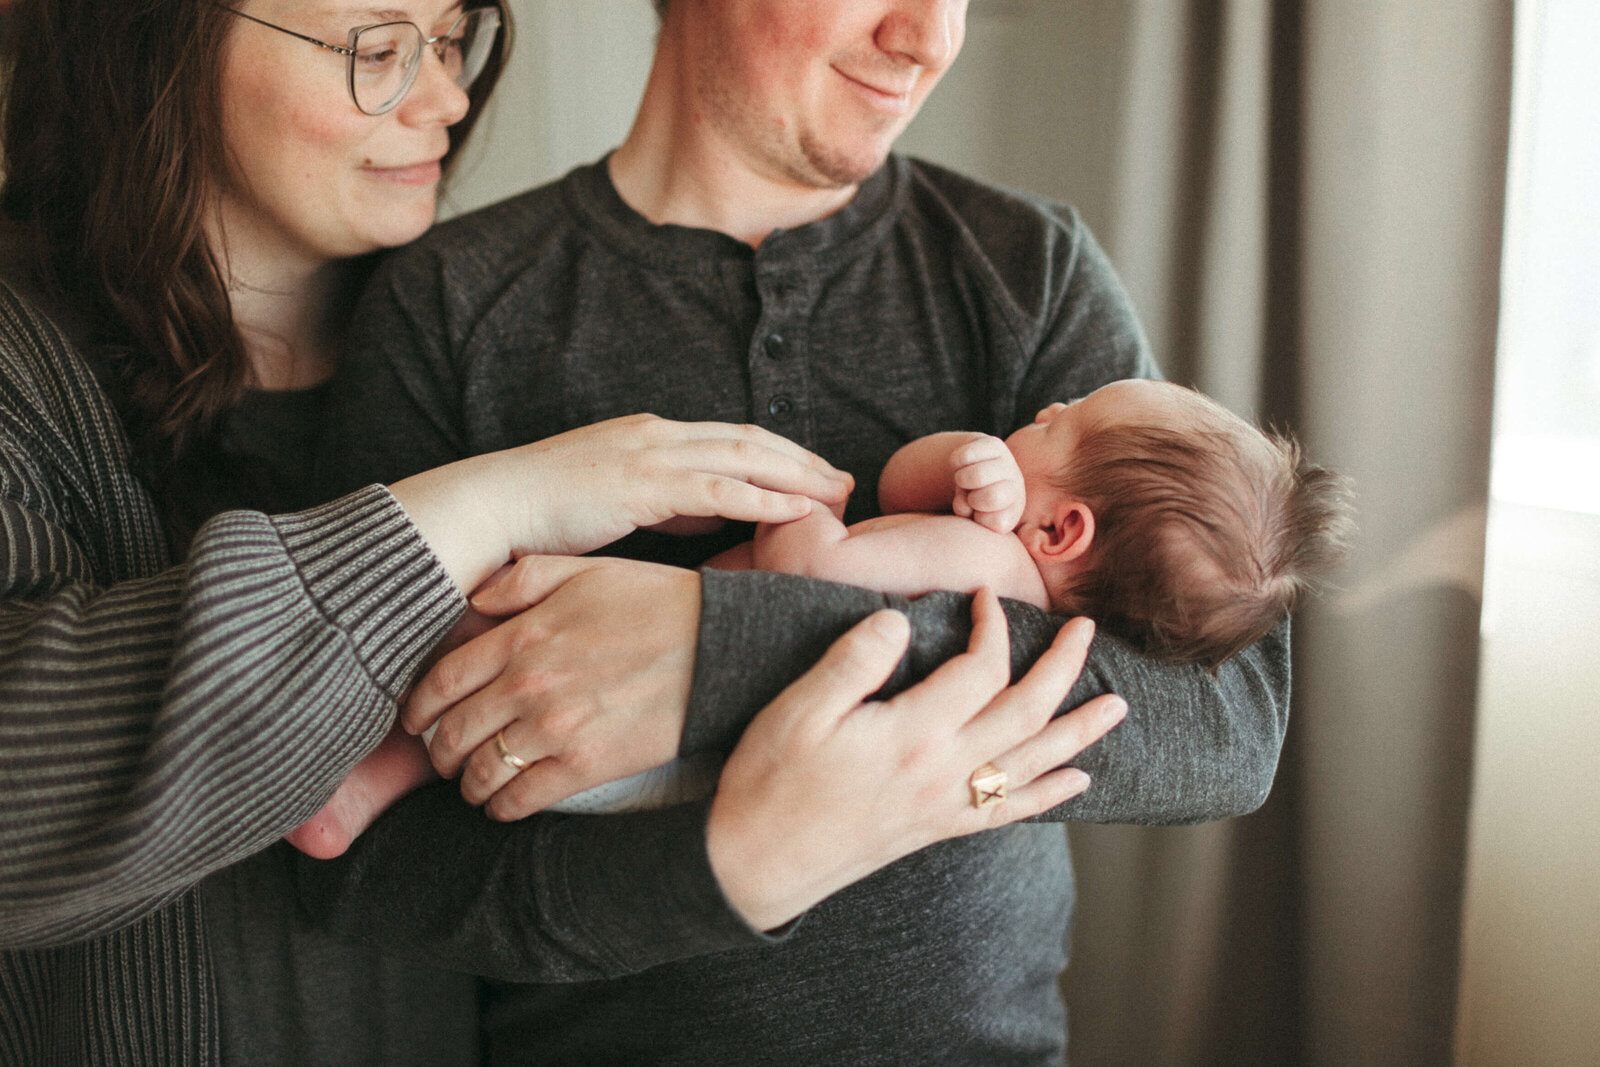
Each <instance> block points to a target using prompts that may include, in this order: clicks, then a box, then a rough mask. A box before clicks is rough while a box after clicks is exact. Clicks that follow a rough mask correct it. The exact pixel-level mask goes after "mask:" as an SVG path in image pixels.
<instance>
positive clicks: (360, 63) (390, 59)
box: [350, 7, 500, 115]
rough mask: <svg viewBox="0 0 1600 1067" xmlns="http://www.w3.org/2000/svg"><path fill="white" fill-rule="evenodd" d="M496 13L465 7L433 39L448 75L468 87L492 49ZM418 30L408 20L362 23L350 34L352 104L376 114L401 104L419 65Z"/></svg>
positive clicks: (496, 28)
mask: <svg viewBox="0 0 1600 1067" xmlns="http://www.w3.org/2000/svg"><path fill="white" fill-rule="evenodd" d="M499 30H500V12H499V11H497V10H496V9H494V8H492V7H485V8H477V9H474V10H472V11H468V12H466V13H465V14H463V15H462V16H461V18H460V19H458V20H457V21H456V24H455V25H454V26H452V27H451V28H450V32H449V33H447V34H444V35H443V36H441V37H439V38H437V39H436V40H435V41H434V42H433V49H434V52H435V53H437V55H438V56H439V61H440V62H441V63H443V64H444V69H445V72H446V73H447V74H449V75H450V77H451V79H452V80H454V81H455V83H456V84H457V85H459V86H460V87H461V88H463V89H466V88H469V87H470V86H471V85H472V83H473V81H474V80H476V79H477V77H478V75H479V74H482V73H483V68H484V66H485V65H486V64H487V63H488V61H489V55H490V53H491V52H493V50H494V40H495V35H496V34H497V33H498V32H499ZM425 43H426V41H425V39H424V38H423V36H422V31H421V30H420V29H418V28H417V26H416V25H415V24H414V23H410V22H386V23H384V24H383V25H381V26H367V27H364V28H363V29H361V30H358V31H357V32H355V33H354V34H352V35H351V40H350V48H351V51H352V52H353V53H354V54H353V55H351V56H350V94H351V96H353V97H354V98H355V102H356V107H358V108H360V109H361V110H362V111H364V112H366V113H367V114H369V115H381V114H383V113H384V112H386V111H388V110H390V109H391V108H393V107H394V106H395V105H396V104H398V103H400V100H401V98H402V97H404V96H405V95H406V91H407V90H408V89H410V88H411V83H412V82H414V81H415V80H416V77H417V69H418V68H419V67H420V66H421V65H422V47H423V45H424V44H425Z"/></svg>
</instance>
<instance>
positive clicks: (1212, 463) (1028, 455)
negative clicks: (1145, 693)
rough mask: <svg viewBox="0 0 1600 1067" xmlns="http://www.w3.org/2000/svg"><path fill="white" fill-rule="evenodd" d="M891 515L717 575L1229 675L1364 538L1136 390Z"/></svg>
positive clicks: (569, 806) (372, 798) (767, 534)
mask: <svg viewBox="0 0 1600 1067" xmlns="http://www.w3.org/2000/svg"><path fill="white" fill-rule="evenodd" d="M878 500H879V504H880V506H881V508H882V510H883V512H884V514H883V515H882V516H880V517H879V518H875V519H868V520H866V521H865V522H859V523H856V524H855V525H853V526H850V527H846V526H845V525H844V523H843V522H842V521H841V520H840V518H839V517H838V515H836V514H834V513H833V512H830V511H828V510H826V509H824V508H814V509H813V510H812V512H811V514H810V515H807V516H806V517H804V518H801V519H797V520H795V521H794V522H789V523H783V524H779V525H766V524H764V525H762V526H760V527H758V528H757V530H756V536H755V539H754V540H753V541H750V542H747V543H746V544H743V545H739V546H737V547H736V548H733V549H730V550H729V551H727V552H724V553H722V554H721V555H719V556H717V557H716V558H714V559H712V560H711V561H710V562H709V563H708V564H707V566H710V567H716V568H720V569H724V570H742V569H752V568H755V569H761V570H772V571H781V572H785V573H790V574H802V575H807V576H810V577H813V578H823V579H827V580H829V581H836V582H842V583H846V584H849V585H858V586H862V587H865V588H868V589H876V590H879V591H880V592H886V593H899V594H902V595H905V596H912V597H914V596H919V595H921V594H923V593H927V592H931V591H933V590H939V589H946V590H953V591H956V592H970V591H972V590H975V589H977V588H979V587H981V586H988V587H990V588H991V589H993V590H994V591H995V592H996V593H998V594H999V595H1001V596H1004V597H1010V598H1012V599H1015V600H1021V601H1025V602H1026V603H1029V604H1033V605H1034V606H1036V607H1040V608H1044V609H1046V610H1048V611H1052V612H1056V613H1058V614H1064V615H1088V616H1090V617H1092V618H1094V619H1095V621H1096V623H1097V624H1098V625H1099V627H1100V629H1101V630H1102V631H1103V632H1107V633H1112V634H1116V635H1118V636H1120V637H1122V638H1124V639H1126V640H1128V641H1130V642H1132V643H1133V644H1135V645H1137V646H1138V647H1140V648H1141V649H1142V650H1143V651H1145V652H1146V653H1148V654H1150V655H1153V656H1157V657H1160V658H1163V659H1168V660H1176V661H1182V662H1192V663H1198V664H1201V665H1203V666H1205V667H1207V668H1210V669H1215V668H1216V667H1217V666H1219V665H1220V664H1221V663H1222V662H1223V661H1225V660H1226V659H1227V658H1228V657H1229V656H1232V655H1233V654H1234V653H1235V652H1237V651H1239V650H1240V649H1242V648H1244V647H1246V646H1247V645H1249V644H1251V643H1253V642H1254V641H1256V640H1257V639H1259V638H1260V637H1262V636H1263V635H1265V634H1266V632H1267V631H1268V630H1270V629H1271V628H1272V627H1273V626H1274V625H1275V624H1276V623H1277V622H1278V620H1279V619H1280V618H1282V617H1283V616H1284V615H1285V614H1286V613H1287V612H1288V611H1290V610H1291V609H1292V608H1293V607H1294V605H1295V603H1296V602H1297V600H1298V599H1299V597H1300V596H1301V594H1302V593H1303V592H1304V591H1305V590H1306V589H1308V588H1309V587H1310V586H1311V585H1312V584H1313V583H1314V582H1315V580H1316V579H1317V578H1319V577H1321V576H1322V575H1323V574H1325V573H1326V572H1327V571H1328V570H1330V569H1331V568H1332V567H1333V566H1334V565H1335V564H1336V563H1338V561H1339V560H1340V559H1341V558H1342V557H1343V554H1344V549H1345V546H1346V542H1347V541H1348V538H1349V535H1350V533H1351V531H1352V529H1353V526H1352V522H1351V518H1350V515H1351V508H1350V503H1349V492H1348V488H1347V483H1346V480H1345V479H1344V478H1343V477H1341V476H1340V475H1337V474H1334V473H1332V472H1331V471H1328V470H1326V469H1324V468H1322V467H1318V466H1315V465H1313V464H1309V463H1307V462H1305V461H1304V460H1303V459H1302V457H1301V455H1300V450H1299V448H1298V447H1297V446H1296V445H1295V444H1294V443H1293V442H1292V441H1290V440H1288V439H1286V438H1283V437H1279V436H1276V435H1272V436H1269V435H1266V434H1263V433H1262V432H1261V431H1259V430H1257V429H1256V428H1255V427H1254V426H1251V425H1250V424H1249V423H1247V422H1245V421H1244V420H1243V419H1241V418H1239V417H1238V416H1236V415H1234V414H1232V413H1230V412H1229V411H1227V410H1226V409H1225V408H1223V407H1222V406H1221V405H1219V404H1217V403H1215V402H1214V401H1211V400H1209V399H1207V398H1206V397H1204V396H1202V395H1201V394H1200V393H1197V392H1195V391H1194V390H1192V389H1185V388H1183V387H1182V386H1177V385H1172V384H1170V383H1167V382H1158V381H1148V380H1142V379H1130V380H1126V381H1119V382H1113V383H1111V384H1110V385H1107V386H1105V387H1103V388H1101V389H1098V390H1096V391H1095V392H1093V393H1091V394H1089V395H1088V396H1086V397H1084V398H1083V399H1081V400H1078V401H1075V402H1074V403H1071V404H1052V405H1050V406H1049V407H1047V408H1045V409H1044V410H1043V411H1041V412H1039V413H1038V415H1037V416H1035V417H1034V420H1033V423H1032V424H1031V425H1029V426H1025V427H1023V428H1022V429H1020V430H1018V431H1017V432H1016V433H1014V434H1012V435H1011V436H1010V437H1009V438H1007V439H1006V440H1004V441H1002V440H1000V439H999V438H997V437H991V436H989V435H988V434H982V433H975V432H953V433H938V434H932V435H930V436H927V437H923V438H919V439H917V440H915V441H912V442H911V443H910V444H908V445H906V446H905V447H903V448H901V449H900V450H899V451H898V452H896V453H895V454H894V455H893V456H892V457H890V459H889V462H888V465H887V466H885V467H884V470H883V475H882V477H881V478H880V480H879V484H878ZM407 745H410V746H411V747H410V748H409V749H407V748H405V746H407ZM384 746H385V747H384V748H380V750H379V751H378V752H377V753H375V754H374V756H372V757H368V759H367V760H365V761H363V762H362V763H361V764H360V765H358V766H357V767H356V769H355V770H354V771H352V773H351V775H350V778H349V779H347V780H346V783H345V784H344V785H342V786H341V787H340V791H339V794H337V795H336V796H335V798H334V800H333V801H330V803H329V808H328V809H324V811H323V812H321V813H319V814H318V815H317V816H316V817H315V818H314V819H312V821H311V822H309V823H307V824H306V825H305V826H303V827H301V828H300V829H299V830H296V831H295V832H294V834H291V835H290V837H289V840H290V841H291V843H293V844H295V845H296V846H297V847H299V848H301V849H303V850H304V851H307V852H309V853H311V854H312V855H336V854H337V853H338V852H340V851H343V848H344V847H345V845H346V844H347V843H348V839H349V838H350V837H352V836H353V835H354V834H355V833H359V832H360V830H361V829H364V828H365V827H366V826H367V825H368V824H369V823H370V822H371V820H372V819H373V818H375V817H376V816H377V815H378V813H379V812H381V811H382V810H383V809H384V808H385V807H387V806H388V805H389V804H391V803H393V802H394V801H395V800H397V799H399V797H400V796H401V795H403V794H404V793H405V792H406V791H408V790H409V789H410V788H412V787H414V786H415V785H417V784H420V780H421V779H422V778H423V777H425V776H426V772H427V764H426V761H425V759H419V758H418V756H417V755H416V753H417V747H416V742H415V741H413V740H412V739H410V738H406V737H403V736H401V737H392V738H391V739H390V741H386V742H385V743H384ZM402 766H404V767H409V768H411V769H410V770H409V771H405V772H402V771H401V770H400V768H401V767H402ZM718 766H719V762H718V761H717V760H716V759H715V758H713V757H709V756H699V757H690V758H687V759H680V760H676V761H674V762H672V763H669V764H666V765H664V766H662V767H658V768H655V769H653V770H650V771H646V772H645V773H643V774H639V775H634V776H633V777H630V778H625V779H622V780H620V781H616V782H608V783H606V784H604V785H601V786H597V787H596V788H594V789H590V790H587V791H585V792H583V793H579V794H578V795H577V796H574V797H570V798H568V799H567V800H564V801H562V802H561V803H560V804H557V805H555V806H554V807H553V808H552V809H551V810H554V811H568V812H586V813H593V814H600V813H611V812H619V811H633V810H638V809H640V808H647V807H660V806H664V805H666V804H671V803H681V802H684V801H688V800H693V799H696V798H698V797H700V796H704V795H706V794H708V793H709V792H711V790H712V789H713V788H714V787H715V784H716V777H717V770H718ZM319 820H321V822H320V823H319Z"/></svg>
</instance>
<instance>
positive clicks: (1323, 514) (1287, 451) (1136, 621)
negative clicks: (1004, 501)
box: [1006, 380, 1354, 667]
mask: <svg viewBox="0 0 1600 1067" xmlns="http://www.w3.org/2000/svg"><path fill="white" fill-rule="evenodd" d="M1006 443H1007V445H1009V446H1010V448H1011V452H1012V454H1013V455H1014V456H1015V457H1016V460H1017V465H1018V466H1019V467H1021V469H1022V473H1023V478H1024V481H1025V484H1026V489H1027V506H1026V510H1025V511H1024V512H1023V517H1022V521H1021V524H1020V525H1019V526H1018V527H1017V536H1018V537H1020V538H1022V542H1023V544H1024V545H1026V546H1027V548H1028V552H1029V554H1030V555H1032V556H1033V558H1034V560H1035V562H1037V563H1038V565H1039V572H1040V574H1041V575H1042V576H1043V577H1044V580H1045V586H1046V588H1047V589H1048V590H1049V593H1050V601H1051V605H1052V607H1053V609H1054V610H1055V611H1058V612H1062V613H1067V614H1074V615H1090V616H1092V617H1093V618H1094V619H1095V620H1096V621H1097V622H1099V623H1100V625H1101V626H1102V628H1104V629H1105V630H1106V631H1108V632H1110V633H1115V634H1117V635H1119V636H1121V637H1125V638H1128V639H1129V640H1132V641H1134V642H1135V643H1136V644H1138V645H1140V646H1142V647H1143V648H1144V649H1145V650H1146V651H1147V652H1149V653H1151V654H1152V655H1156V656H1160V657H1163V658H1166V659H1174V660H1181V661H1186V662H1196V663H1202V664H1204V665H1206V666H1208V667H1215V666H1216V665H1217V664H1220V663H1221V662H1222V661H1223V660H1225V659H1227V658H1228V657H1229V656H1231V655H1233V654H1234V653H1235V652H1237V651H1239V650H1240V649H1242V648H1244V647H1245V646H1247V645H1249V644H1251V643H1252V642H1254V641H1255V640H1257V639H1258V638H1260V637H1262V636H1263V635H1265V634H1266V633H1267V631H1268V630H1270V629H1271V628H1272V627H1273V625H1274V624H1276V623H1277V621H1278V619H1279V618H1281V617H1282V616H1283V615H1284V613H1286V612H1287V611H1289V610H1290V609H1292V608H1293V607H1294V606H1295V603H1296V602H1297V601H1298V599H1299V598H1300V596H1301V595H1302V593H1303V592H1304V591H1306V590H1307V589H1308V588H1310V587H1311V586H1313V584H1314V583H1315V581H1316V580H1317V579H1318V578H1320V577H1322V576H1323V575H1325V574H1326V573H1327V572H1328V571H1329V570H1331V569H1332V568H1333V566H1335V565H1336V564H1337V563H1338V562H1339V561H1340V560H1341V559H1342V558H1343V556H1344V553H1345V549H1346V546H1347V543H1348V541H1349V538H1350V536H1351V534H1352V532H1353V530H1354V524H1353V522H1352V519H1351V506H1350V496H1349V489H1348V485H1347V482H1346V480H1345V479H1344V478H1343V477H1342V476H1340V475H1337V474H1334V473H1333V472H1331V471H1328V470H1326V469H1324V468H1322V467H1318V466H1316V465H1314V464H1311V463H1307V462H1306V461H1305V460H1304V459H1303V458H1302V456H1301V455H1300V449H1299V447H1298V446H1297V445H1296V444H1295V443H1294V442H1293V441H1292V440H1290V439H1288V438H1285V437H1281V436H1278V435H1276V434H1273V435H1267V434H1263V433H1262V432H1261V431H1260V430H1258V429H1256V428H1255V427H1254V426H1251V425H1250V424H1249V423H1247V422H1245V421H1244V420H1243V419H1241V418H1239V417H1238V416H1236V415H1234V414H1232V413H1231V412H1229V411H1228V410H1227V409H1225V408H1223V407H1222V406H1221V405H1219V404H1217V403H1215V402H1214V401H1211V400H1209V399H1207V398H1206V397H1204V396H1202V395H1201V394H1199V393H1197V392H1195V391H1194V390H1192V389H1185V388H1183V387H1182V386H1178V385H1172V384H1170V383H1167V382H1155V381H1144V380H1128V381H1120V382H1113V383H1111V384H1110V385H1107V386H1105V387H1104V388H1102V389H1098V390H1096V391H1095V392H1093V393H1091V394H1090V395H1088V396H1087V397H1084V398H1083V399H1082V400H1079V401H1077V402H1076V403H1073V404H1052V405H1051V406H1050V407H1048V408H1046V409H1045V410H1043V411H1041V412H1039V414H1038V416H1037V417H1036V418H1035V420H1034V422H1033V425H1031V426H1027V427H1024V428H1023V429H1021V430H1018V431H1017V432H1016V433H1014V434H1012V435H1011V437H1010V438H1009V439H1008V440H1007V442H1006Z"/></svg>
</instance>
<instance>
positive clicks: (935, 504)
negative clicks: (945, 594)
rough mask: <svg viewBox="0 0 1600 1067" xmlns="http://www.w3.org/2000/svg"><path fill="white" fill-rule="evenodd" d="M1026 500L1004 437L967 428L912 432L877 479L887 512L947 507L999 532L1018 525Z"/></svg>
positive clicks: (1016, 468) (948, 509)
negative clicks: (914, 435)
mask: <svg viewBox="0 0 1600 1067" xmlns="http://www.w3.org/2000/svg"><path fill="white" fill-rule="evenodd" d="M1025 500H1026V492H1025V490H1024V487H1023V481H1022V471H1021V470H1020V469H1019V468H1018V467H1017V461H1016V460H1015V459H1014V458H1013V457H1012V455H1011V450H1010V449H1009V448H1007V447H1006V443H1005V442H1004V441H1002V440H1000V438H998V437H992V436H990V435H989V434H986V433H976V432H972V431H955V432H950V433H935V434H929V435H928V436H927V437H919V438H917V439H916V440H915V441H912V442H911V443H910V444H908V445H905V446H904V447H902V448H901V449H900V450H899V451H898V452H896V453H895V454H894V455H892V456H890V457H889V462H888V464H887V465H886V466H885V467H884V468H883V475H882V477H881V478H880V479H879V480H878V506H879V507H880V508H881V509H882V510H883V511H884V512H885V513H887V514H896V513H899V512H906V511H932V512H944V511H949V512H953V513H954V514H956V515H958V516H960V517H962V518H964V519H971V520H972V521H973V522H976V523H978V524H979V525H980V526H983V527H985V528H986V529H989V530H993V531H994V532H995V533H1001V534H1005V533H1010V532H1011V531H1012V530H1014V529H1016V528H1017V523H1018V522H1019V521H1021V519H1022V506H1023V503H1024V502H1025ZM945 588H948V587H945Z"/></svg>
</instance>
